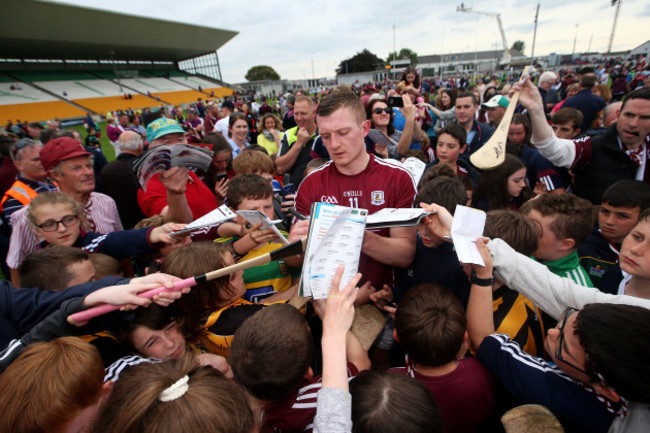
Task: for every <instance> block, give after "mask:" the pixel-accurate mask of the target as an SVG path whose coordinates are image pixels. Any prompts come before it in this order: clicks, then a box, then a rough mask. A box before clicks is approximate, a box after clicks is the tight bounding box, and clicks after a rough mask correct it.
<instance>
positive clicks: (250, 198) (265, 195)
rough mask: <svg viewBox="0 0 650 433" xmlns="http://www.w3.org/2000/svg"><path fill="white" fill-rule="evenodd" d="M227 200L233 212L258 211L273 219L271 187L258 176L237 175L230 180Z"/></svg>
mask: <svg viewBox="0 0 650 433" xmlns="http://www.w3.org/2000/svg"><path fill="white" fill-rule="evenodd" d="M255 153H259V152H255ZM240 156H241V155H240ZM227 198H228V206H230V207H231V208H232V209H233V210H258V211H260V212H262V213H264V214H265V215H266V216H268V217H269V218H270V219H273V186H271V184H270V183H269V182H268V181H267V180H266V179H264V178H263V177H262V176H260V175H258V174H238V175H237V176H235V177H233V178H232V179H230V182H229V183H228V195H227Z"/></svg>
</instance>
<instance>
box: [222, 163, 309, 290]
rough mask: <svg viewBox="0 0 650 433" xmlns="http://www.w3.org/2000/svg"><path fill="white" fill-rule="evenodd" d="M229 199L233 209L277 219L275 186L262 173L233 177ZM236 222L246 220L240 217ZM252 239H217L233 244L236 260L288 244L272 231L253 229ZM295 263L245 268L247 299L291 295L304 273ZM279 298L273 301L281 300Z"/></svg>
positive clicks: (282, 262)
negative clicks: (291, 290) (274, 205)
mask: <svg viewBox="0 0 650 433" xmlns="http://www.w3.org/2000/svg"><path fill="white" fill-rule="evenodd" d="M242 153H244V152H242ZM256 153H260V152H256ZM240 156H241V155H240ZM267 157H268V156H267ZM227 198H228V205H229V206H230V208H231V209H232V210H233V211H238V210H257V211H260V212H262V213H264V214H265V215H266V216H267V217H269V219H271V220H272V219H273V187H272V186H271V183H270V182H269V181H267V180H266V179H264V178H263V177H262V176H260V175H257V174H241V175H237V176H235V177H233V178H232V179H231V180H230V182H229V184H228V194H227ZM236 221H237V222H239V223H241V224H243V223H244V221H243V218H242V217H240V216H238V217H237V220H236ZM281 233H282V235H283V236H284V237H285V238H286V237H288V236H289V234H288V233H286V232H281ZM258 235H259V236H258ZM250 238H251V239H250V241H247V240H246V239H242V238H239V237H229V238H220V239H218V240H217V241H218V242H222V243H226V244H228V245H229V247H230V250H231V252H232V253H233V257H236V261H246V260H250V259H252V258H255V257H258V256H261V255H263V254H267V253H270V252H272V251H275V250H277V249H278V248H281V247H283V246H284V245H285V244H283V243H282V242H281V241H280V239H277V238H276V236H275V235H274V234H273V232H272V231H271V230H268V231H266V232H262V231H259V230H252V231H251V236H250ZM295 264H296V263H295V262H292V258H288V259H280V260H275V261H273V262H271V263H267V264H265V265H260V266H255V267H253V268H250V269H246V270H245V271H244V282H245V283H246V295H244V298H245V299H246V300H247V301H250V302H259V301H261V300H262V299H265V298H268V297H270V296H272V295H275V294H277V293H283V292H286V293H285V294H286V295H287V296H288V295H289V293H290V292H287V291H288V290H289V288H291V287H292V286H293V280H294V278H298V277H299V276H300V267H292V266H291V265H295ZM276 298H277V297H276ZM276 298H274V299H272V301H271V302H273V301H278V300H280V299H281V298H277V299H276Z"/></svg>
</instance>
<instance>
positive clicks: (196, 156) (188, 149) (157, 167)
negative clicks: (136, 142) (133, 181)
mask: <svg viewBox="0 0 650 433" xmlns="http://www.w3.org/2000/svg"><path fill="white" fill-rule="evenodd" d="M131 164H132V167H133V172H134V173H135V175H136V176H137V178H138V182H140V186H141V187H142V189H143V190H145V191H146V190H147V185H148V184H149V180H151V178H152V177H153V176H154V175H155V174H156V173H161V172H163V171H165V170H169V169H170V168H172V167H187V168H188V169H190V170H193V171H197V170H203V171H207V170H208V168H210V164H212V152H210V151H209V150H207V149H204V148H202V147H199V146H192V145H190V144H182V143H177V144H163V145H160V146H156V147H154V148H153V149H149V150H148V151H146V152H145V153H143V154H142V155H140V156H138V157H137V158H135V159H134V160H133V161H132V162H131Z"/></svg>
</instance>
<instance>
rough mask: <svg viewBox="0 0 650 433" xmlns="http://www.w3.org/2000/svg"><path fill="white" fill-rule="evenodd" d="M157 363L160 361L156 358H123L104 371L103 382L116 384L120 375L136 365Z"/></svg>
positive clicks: (136, 356) (134, 356)
mask: <svg viewBox="0 0 650 433" xmlns="http://www.w3.org/2000/svg"><path fill="white" fill-rule="evenodd" d="M159 362H162V361H161V360H160V359H156V358H144V357H142V356H139V355H132V356H125V357H124V358H120V359H118V360H117V361H115V362H114V363H112V364H111V365H109V366H108V367H107V368H106V369H105V370H104V382H108V381H111V382H117V381H118V379H119V378H120V375H121V374H123V373H124V372H125V371H126V370H128V369H129V368H131V367H135V366H136V365H140V364H157V363H159Z"/></svg>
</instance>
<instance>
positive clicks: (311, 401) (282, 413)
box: [264, 362, 359, 433]
mask: <svg viewBox="0 0 650 433" xmlns="http://www.w3.org/2000/svg"><path fill="white" fill-rule="evenodd" d="M357 375H359V369H358V368H357V367H356V366H355V365H354V364H353V363H351V362H348V378H350V379H352V378H354V377H355V376H357ZM321 379H322V378H321V377H320V376H314V377H312V378H310V379H303V380H302V382H301V383H300V388H298V389H297V390H296V391H294V393H293V394H291V395H290V396H289V397H287V398H286V399H284V400H281V401H274V402H272V403H269V404H268V405H267V406H265V407H264V427H266V428H268V429H269V430H270V431H272V432H273V433H302V432H304V431H311V430H312V429H313V427H314V426H313V424H314V417H315V416H316V405H317V398H316V397H317V394H318V391H320V389H321V386H322V383H321Z"/></svg>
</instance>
